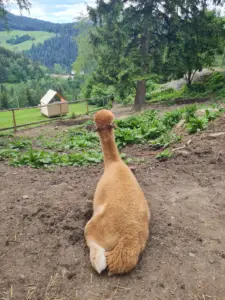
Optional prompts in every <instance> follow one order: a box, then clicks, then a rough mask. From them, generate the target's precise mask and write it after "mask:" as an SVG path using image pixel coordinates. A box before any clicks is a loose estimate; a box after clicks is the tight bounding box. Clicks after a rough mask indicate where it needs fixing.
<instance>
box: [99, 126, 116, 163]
mask: <svg viewBox="0 0 225 300" xmlns="http://www.w3.org/2000/svg"><path fill="white" fill-rule="evenodd" d="M99 136H100V140H101V146H102V151H103V154H104V163H105V167H107V166H108V165H109V164H110V163H112V162H115V161H119V160H120V159H121V158H120V156H119V152H118V149H117V146H116V143H115V137H114V132H113V129H108V130H100V132H99Z"/></svg>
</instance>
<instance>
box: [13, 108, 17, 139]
mask: <svg viewBox="0 0 225 300" xmlns="http://www.w3.org/2000/svg"><path fill="white" fill-rule="evenodd" d="M12 118H13V127H14V133H16V131H17V128H16V117H15V110H14V109H12Z"/></svg>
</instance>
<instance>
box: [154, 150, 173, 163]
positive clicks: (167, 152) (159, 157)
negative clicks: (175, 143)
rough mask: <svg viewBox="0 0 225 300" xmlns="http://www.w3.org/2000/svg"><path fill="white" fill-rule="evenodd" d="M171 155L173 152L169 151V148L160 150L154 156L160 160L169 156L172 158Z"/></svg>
mask: <svg viewBox="0 0 225 300" xmlns="http://www.w3.org/2000/svg"><path fill="white" fill-rule="evenodd" d="M172 157H173V152H171V151H170V150H169V149H166V150H164V151H162V152H160V153H159V154H158V155H157V156H156V158H157V159H158V160H161V161H164V160H167V159H170V158H172Z"/></svg>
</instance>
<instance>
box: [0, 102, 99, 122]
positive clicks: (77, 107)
mask: <svg viewBox="0 0 225 300" xmlns="http://www.w3.org/2000/svg"><path fill="white" fill-rule="evenodd" d="M95 108H96V107H95V106H93V105H89V111H91V110H93V109H95ZM86 109H87V108H86V103H77V104H71V105H70V106H69V114H68V115H71V114H72V113H75V114H77V115H79V114H85V113H86ZM68 115H67V116H68ZM15 117H16V124H17V125H23V124H29V123H33V122H38V121H44V120H48V118H46V117H45V116H42V115H41V113H40V110H39V109H38V108H31V109H24V110H17V111H15ZM12 126H13V121H12V112H11V111H8V112H1V111H0V128H7V127H12Z"/></svg>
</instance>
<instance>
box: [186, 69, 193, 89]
mask: <svg viewBox="0 0 225 300" xmlns="http://www.w3.org/2000/svg"><path fill="white" fill-rule="evenodd" d="M191 75H192V72H188V74H187V86H188V87H190V86H191V83H192V79H193V78H192V76H191Z"/></svg>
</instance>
